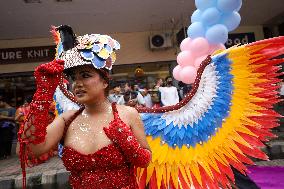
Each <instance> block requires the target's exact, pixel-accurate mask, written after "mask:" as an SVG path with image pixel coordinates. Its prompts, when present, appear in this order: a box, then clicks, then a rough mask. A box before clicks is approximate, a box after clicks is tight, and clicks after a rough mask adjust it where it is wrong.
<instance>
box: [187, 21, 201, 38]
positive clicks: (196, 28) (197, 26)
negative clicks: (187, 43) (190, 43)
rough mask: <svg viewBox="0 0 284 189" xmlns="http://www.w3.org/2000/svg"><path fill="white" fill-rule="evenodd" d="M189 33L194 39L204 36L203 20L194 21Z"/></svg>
mask: <svg viewBox="0 0 284 189" xmlns="http://www.w3.org/2000/svg"><path fill="white" fill-rule="evenodd" d="M187 35H188V36H189V37H190V38H192V39H194V38H197V37H204V36H205V28H204V26H203V24H202V22H194V23H192V24H191V25H190V26H189V27H188V29H187Z"/></svg>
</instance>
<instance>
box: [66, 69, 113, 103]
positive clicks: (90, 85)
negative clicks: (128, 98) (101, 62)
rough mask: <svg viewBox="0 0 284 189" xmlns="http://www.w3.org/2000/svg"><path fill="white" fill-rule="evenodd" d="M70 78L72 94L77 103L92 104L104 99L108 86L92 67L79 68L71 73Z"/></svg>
mask: <svg viewBox="0 0 284 189" xmlns="http://www.w3.org/2000/svg"><path fill="white" fill-rule="evenodd" d="M70 77H71V79H72V92H73V94H74V95H75V98H76V99H77V101H78V102H79V103H81V104H92V103H94V102H97V101H98V100H99V101H100V100H101V99H102V98H104V97H105V89H106V88H107V86H108V84H107V82H106V81H105V80H104V79H102V78H101V76H100V75H99V73H98V72H97V71H96V69H95V68H93V67H92V66H89V65H85V66H79V67H78V68H75V69H74V71H72V72H71V74H70Z"/></svg>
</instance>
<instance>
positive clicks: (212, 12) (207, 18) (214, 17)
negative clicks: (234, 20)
mask: <svg viewBox="0 0 284 189" xmlns="http://www.w3.org/2000/svg"><path fill="white" fill-rule="evenodd" d="M220 18H221V12H220V11H219V10H218V9H217V8H215V7H212V8H208V9H206V10H205V11H204V12H203V13H202V16H201V20H202V22H203V24H204V25H207V26H211V25H213V24H216V23H217V22H218V21H219V20H220Z"/></svg>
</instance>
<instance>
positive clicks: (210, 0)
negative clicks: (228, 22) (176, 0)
mask: <svg viewBox="0 0 284 189" xmlns="http://www.w3.org/2000/svg"><path fill="white" fill-rule="evenodd" d="M216 1H217V0H195V6H196V7H197V8H198V9H200V10H202V11H203V10H205V9H207V8H209V7H214V6H215V5H216Z"/></svg>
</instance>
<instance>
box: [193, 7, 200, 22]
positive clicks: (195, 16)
mask: <svg viewBox="0 0 284 189" xmlns="http://www.w3.org/2000/svg"><path fill="white" fill-rule="evenodd" d="M201 15H202V11H201V10H199V9H197V10H195V11H194V12H193V13H192V15H191V23H193V22H200V21H201Z"/></svg>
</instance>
